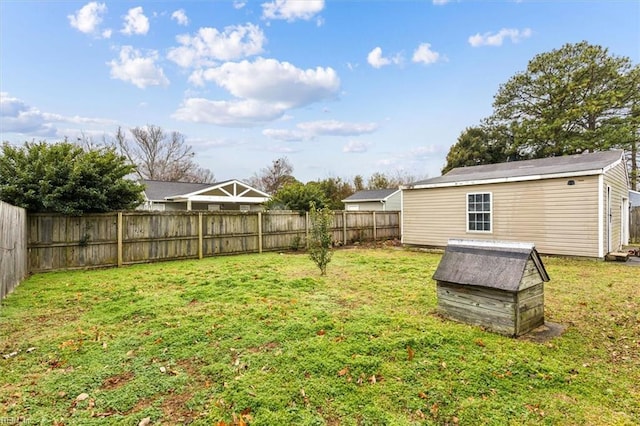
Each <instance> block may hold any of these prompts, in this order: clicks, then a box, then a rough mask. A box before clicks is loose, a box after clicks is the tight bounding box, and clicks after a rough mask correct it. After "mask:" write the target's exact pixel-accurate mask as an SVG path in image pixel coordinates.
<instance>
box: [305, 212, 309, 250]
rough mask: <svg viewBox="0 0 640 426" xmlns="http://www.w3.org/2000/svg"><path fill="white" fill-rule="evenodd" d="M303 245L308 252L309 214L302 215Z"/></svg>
mask: <svg viewBox="0 0 640 426" xmlns="http://www.w3.org/2000/svg"><path fill="white" fill-rule="evenodd" d="M304 244H305V246H306V247H307V250H309V212H308V211H307V212H305V213H304Z"/></svg>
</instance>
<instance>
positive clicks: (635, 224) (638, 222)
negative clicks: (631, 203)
mask: <svg viewBox="0 0 640 426" xmlns="http://www.w3.org/2000/svg"><path fill="white" fill-rule="evenodd" d="M629 216H630V217H629V219H630V220H629V222H630V225H629V238H630V240H631V243H632V244H639V243H640V207H634V208H633V209H631V214H630V215H629Z"/></svg>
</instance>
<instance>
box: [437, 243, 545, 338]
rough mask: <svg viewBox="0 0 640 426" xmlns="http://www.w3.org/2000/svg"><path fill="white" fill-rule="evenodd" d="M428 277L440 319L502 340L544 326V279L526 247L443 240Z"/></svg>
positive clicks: (538, 263)
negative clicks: (477, 327) (479, 329)
mask: <svg viewBox="0 0 640 426" xmlns="http://www.w3.org/2000/svg"><path fill="white" fill-rule="evenodd" d="M433 279H435V280H436V282H437V295H438V311H439V312H440V313H441V314H442V315H444V316H446V317H449V318H451V319H454V320H457V321H461V322H465V323H468V324H474V325H480V326H482V327H485V328H487V329H489V330H491V331H494V332H497V333H500V334H505V335H508V336H520V335H522V334H525V333H527V332H528V331H530V330H532V329H534V328H536V327H538V326H540V325H542V324H544V283H545V282H547V281H549V275H548V274H547V271H546V270H545V268H544V265H543V264H542V260H541V259H540V255H538V252H537V251H536V249H535V247H534V245H533V244H531V243H511V242H495V241H470V240H449V242H448V245H447V247H446V250H445V252H444V255H443V257H442V259H441V261H440V264H439V265H438V269H437V270H436V272H435V274H434V275H433Z"/></svg>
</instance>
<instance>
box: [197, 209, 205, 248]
mask: <svg viewBox="0 0 640 426" xmlns="http://www.w3.org/2000/svg"><path fill="white" fill-rule="evenodd" d="M202 242H203V235H202V212H200V213H198V259H202V258H203V257H204V254H203V253H204V252H203V247H202Z"/></svg>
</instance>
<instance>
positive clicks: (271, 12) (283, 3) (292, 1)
mask: <svg viewBox="0 0 640 426" xmlns="http://www.w3.org/2000/svg"><path fill="white" fill-rule="evenodd" d="M322 9H324V0H274V1H272V2H269V3H262V17H263V18H265V19H284V20H287V21H289V22H292V21H295V20H298V19H304V20H306V21H308V20H309V19H311V18H313V17H314V16H315V15H316V14H317V13H319V12H320V11H322Z"/></svg>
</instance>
